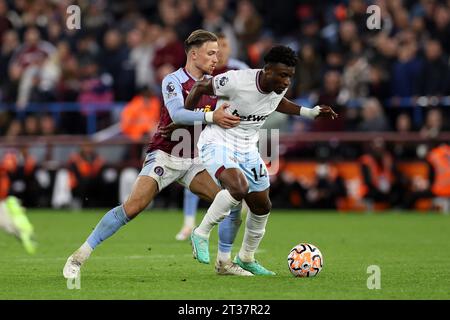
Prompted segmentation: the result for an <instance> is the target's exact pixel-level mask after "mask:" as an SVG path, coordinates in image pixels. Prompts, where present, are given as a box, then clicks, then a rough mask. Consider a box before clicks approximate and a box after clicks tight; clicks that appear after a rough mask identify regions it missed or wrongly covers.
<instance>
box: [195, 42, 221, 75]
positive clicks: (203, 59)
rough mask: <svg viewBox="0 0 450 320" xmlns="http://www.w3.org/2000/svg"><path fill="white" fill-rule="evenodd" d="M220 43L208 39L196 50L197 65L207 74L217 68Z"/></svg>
mask: <svg viewBox="0 0 450 320" xmlns="http://www.w3.org/2000/svg"><path fill="white" fill-rule="evenodd" d="M218 51H219V45H218V44H217V42H216V41H208V42H205V43H204V44H202V46H201V47H199V48H198V49H197V50H196V52H195V58H194V61H195V65H196V67H197V68H199V69H200V70H202V71H203V73H206V74H212V73H213V71H214V69H215V68H216V65H217V62H218V59H217V52H218Z"/></svg>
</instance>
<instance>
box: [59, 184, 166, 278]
mask: <svg viewBox="0 0 450 320" xmlns="http://www.w3.org/2000/svg"><path fill="white" fill-rule="evenodd" d="M157 194H158V184H157V183H156V181H155V180H154V179H153V178H151V177H148V176H139V177H138V178H137V179H136V182H135V183H134V185H133V189H132V191H131V194H130V196H129V197H128V199H127V200H126V201H125V202H124V204H123V205H120V206H118V207H115V208H113V209H111V210H110V211H108V212H107V213H106V214H105V215H104V216H103V218H102V219H101V220H100V222H99V223H98V224H97V226H96V227H95V229H94V231H93V232H92V233H91V235H90V236H89V237H88V239H87V240H86V242H84V243H83V245H82V246H81V247H80V248H79V249H78V250H76V251H75V252H74V253H73V254H72V255H71V256H70V257H69V258H68V259H67V262H66V265H65V266H64V269H63V275H64V277H65V278H67V279H73V278H77V277H78V275H79V274H80V269H81V266H82V265H83V263H84V262H85V261H86V260H87V259H88V258H89V256H90V255H91V253H92V251H93V250H94V249H95V248H96V247H97V246H98V245H99V244H100V243H101V242H103V241H104V240H106V239H107V238H109V237H110V236H112V235H113V234H114V233H116V232H117V231H118V230H119V229H120V228H121V227H122V226H124V225H125V224H127V223H128V222H129V221H130V220H131V219H133V218H134V217H136V216H137V215H138V214H139V213H141V212H142V211H143V210H144V209H145V208H146V207H147V206H148V205H149V204H150V202H151V201H152V200H153V199H154V198H155V196H156V195H157Z"/></svg>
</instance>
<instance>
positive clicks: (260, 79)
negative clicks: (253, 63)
mask: <svg viewBox="0 0 450 320" xmlns="http://www.w3.org/2000/svg"><path fill="white" fill-rule="evenodd" d="M256 81H258V86H259V88H260V89H261V91H263V92H264V93H270V90H269V89H268V88H267V85H266V83H265V82H264V69H263V70H261V72H259V73H258V77H257V78H256Z"/></svg>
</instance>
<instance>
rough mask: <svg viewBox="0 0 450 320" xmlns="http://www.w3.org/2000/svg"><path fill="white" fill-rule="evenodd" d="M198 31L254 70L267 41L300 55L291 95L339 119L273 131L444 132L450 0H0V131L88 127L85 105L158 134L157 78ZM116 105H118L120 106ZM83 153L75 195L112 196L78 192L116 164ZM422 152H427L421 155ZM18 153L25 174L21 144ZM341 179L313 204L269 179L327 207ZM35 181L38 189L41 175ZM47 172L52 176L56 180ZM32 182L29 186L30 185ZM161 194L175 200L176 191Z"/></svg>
mask: <svg viewBox="0 0 450 320" xmlns="http://www.w3.org/2000/svg"><path fill="white" fill-rule="evenodd" d="M73 4H75V5H78V6H79V7H80V9H81V19H80V21H81V28H80V29H69V28H68V27H67V25H66V22H67V19H68V18H69V16H70V15H71V14H72V12H70V13H68V12H67V8H68V7H69V6H70V5H73ZM372 4H374V5H377V6H378V7H379V8H380V11H379V12H380V13H381V24H380V25H381V29H373V30H371V29H369V28H368V27H367V19H368V18H369V17H370V16H371V14H372V13H373V11H372V12H371V13H367V11H366V10H367V7H368V6H369V5H372ZM198 28H203V29H206V30H209V31H212V32H215V33H221V34H224V35H225V37H226V39H227V43H228V45H229V57H230V58H233V59H238V60H241V61H242V62H245V63H246V64H247V65H248V66H249V67H251V68H260V67H261V66H262V65H263V57H264V54H265V53H266V52H267V51H268V50H269V49H270V48H271V47H272V46H273V45H274V44H284V45H288V46H290V47H291V48H293V49H294V50H295V51H297V52H298V55H299V57H300V59H299V62H298V65H297V68H296V74H295V76H294V79H293V81H292V86H291V88H290V90H289V92H288V93H287V97H288V98H290V99H292V100H295V101H297V102H298V103H299V104H302V105H305V106H308V107H312V106H314V105H316V104H327V105H330V106H332V107H333V108H334V109H335V110H336V111H337V112H338V113H339V115H340V116H339V118H338V120H334V121H326V120H320V121H314V122H307V121H305V120H303V119H300V118H298V117H287V116H286V117H284V116H281V115H275V117H274V118H273V119H272V118H269V120H268V124H267V127H269V128H270V127H277V128H278V127H280V128H281V130H282V131H284V132H287V133H289V134H291V135H292V136H296V135H303V134H307V133H306V132H314V131H317V132H323V131H333V132H334V131H341V132H346V131H361V132H391V131H392V132H397V133H399V134H402V135H403V134H405V135H406V134H408V133H411V132H420V134H421V136H422V137H424V138H427V139H434V138H435V137H437V136H438V135H439V133H441V132H445V131H450V97H449V96H450V64H449V63H450V60H449V55H450V41H449V39H450V0H403V1H402V0H379V1H366V0H330V1H313V0H283V1H272V0H258V1H256V0H254V1H251V0H124V1H118V0H117V1H115V0H78V1H68V0H0V41H1V42H0V136H3V137H7V138H9V139H14V138H15V137H17V136H29V137H33V136H53V135H56V134H72V135H73V134H80V135H81V134H86V132H87V131H89V130H88V129H87V127H88V122H89V115H91V114H92V113H93V112H95V114H96V118H95V126H94V127H95V130H102V129H106V128H109V127H111V126H113V125H115V124H117V123H119V122H121V123H120V128H121V132H122V133H123V134H124V135H126V136H127V137H129V138H130V141H134V142H135V143H138V141H140V139H141V138H143V137H144V138H145V137H149V136H150V135H151V134H152V133H153V132H154V131H155V130H156V128H157V124H158V118H159V111H160V109H161V108H162V98H161V88H160V85H161V81H162V79H163V78H164V76H166V75H167V74H168V73H170V72H172V71H175V70H177V69H178V68H179V67H182V66H183V65H184V63H185V59H186V57H185V52H184V47H183V41H184V40H185V39H186V37H187V36H188V35H189V34H190V33H191V32H192V31H193V30H195V29H198ZM113 105H114V106H117V105H119V106H120V108H119V109H120V110H119V111H120V112H119V113H118V112H117V109H116V108H115V107H114V108H113ZM55 110H56V111H55ZM142 118H144V119H145V123H146V125H145V126H142V127H138V126H137V125H136V124H135V123H136V122H139V121H140V120H142ZM141 123H142V121H141ZM91 124H92V123H91ZM91 133H92V132H91ZM10 141H14V140H10ZM30 143H32V141H31V140H30ZM434 146H436V145H434ZM434 146H433V147H434ZM310 147H311V148H312V149H314V150H310ZM321 147H324V148H321ZM364 147H368V145H358V146H356V147H355V146H353V147H349V146H344V147H343V148H339V150H337V149H336V150H333V148H332V147H331V144H328V143H324V144H323V145H322V144H320V143H314V144H304V143H303V144H295V143H294V145H292V144H291V145H287V146H285V148H284V150H283V151H282V153H283V156H284V157H286V158H298V157H300V156H302V155H308V156H309V157H311V156H312V157H315V156H317V155H318V158H317V159H318V160H319V161H325V159H327V158H333V160H336V159H337V157H338V156H339V155H341V156H342V155H343V157H344V158H345V156H348V157H350V158H352V159H353V160H357V159H361V158H360V157H361V156H363V155H364V153H370V152H371V150H370V148H364ZM420 147H423V145H420V144H412V145H408V144H403V143H396V144H390V145H388V146H387V149H390V152H391V155H392V156H393V157H394V158H395V159H399V158H404V159H414V158H416V157H417V154H418V151H419V148H420ZM130 148H131V149H130ZM87 149H88V150H87V151H86V150H85V148H84V147H82V148H81V151H80V153H79V154H81V155H82V157H81V158H80V157H78V156H77V155H75V154H72V155H71V156H70V154H71V153H70V152H66V153H65V154H66V155H65V156H66V158H67V159H66V160H67V162H65V164H66V165H67V168H69V169H70V172H69V177H68V181H69V184H70V187H71V188H72V190H73V192H74V194H78V193H79V194H80V199H81V201H82V202H86V201H88V202H89V201H99V202H101V201H102V200H101V199H106V200H105V201H107V199H108V196H110V194H108V192H105V195H104V196H99V195H96V196H95V197H91V198H90V199H91V200H86V197H84V196H83V194H85V193H86V192H87V191H86V190H87V189H82V191H79V190H78V191H77V190H75V189H76V188H77V187H78V188H80V187H81V186H82V187H83V188H89V190H97V191H98V190H99V188H98V180H96V182H95V183H94V184H89V186H87V184H84V182H82V179H81V177H82V174H81V173H77V168H78V171H79V172H82V171H83V170H85V172H87V171H89V174H87V176H90V175H91V171H93V172H94V174H95V176H96V177H97V176H98V177H100V176H101V173H102V172H104V169H105V168H107V167H108V165H110V164H111V163H112V162H114V160H112V159H114V157H113V156H112V155H111V153H109V154H108V156H106V157H103V158H106V161H103V160H101V161H100V160H98V161H99V162H96V161H97V160H96V159H97V157H99V156H98V155H97V154H96V153H97V152H98V151H99V150H100V149H99V148H94V149H92V148H87ZM142 149H143V148H142V145H139V144H135V145H131V147H129V148H128V149H127V150H126V151H125V152H123V153H121V155H122V156H121V157H119V158H120V159H119V160H121V161H123V160H127V159H129V157H130V150H131V152H132V151H133V150H134V155H135V156H136V158H137V159H140V156H141V151H142ZM321 150H326V151H325V152H322V153H321ZM349 150H350V151H349ZM430 150H431V146H430V148H428V149H424V150H422V152H421V154H422V158H423V159H425V157H426V155H427V152H429V151H430ZM71 151H76V150H71ZM310 151H311V152H310ZM18 154H19V156H18V157H16V158H17V159H22V160H21V163H22V167H23V168H24V169H23V170H22V171H21V172H22V174H24V173H25V172H26V171H27V170H25V168H26V167H27V166H26V165H25V164H26V163H27V162H26V160H24V159H26V158H27V154H28V151H27V150H26V148H25V149H24V150H22V151H20V152H18ZM86 154H87V155H86ZM41 158H42V157H41ZM85 158H86V159H89V161H88V162H89V163H91V165H87V164H86V163H85V160H86V159H85ZM38 160H39V159H38ZM366 160H367V159H366ZM2 161H4V160H2ZM30 161H31V160H30ZM38 162H39V161H38ZM366 162H367V161H366ZM369 162H370V161H369ZM379 162H380V164H382V162H383V161H382V159H381V158H380V161H379ZM94 164H95V165H94ZM323 164H324V165H329V164H328V163H323ZM361 165H363V163H361ZM31 167H33V168H34V167H35V168H38V167H39V165H38V164H34V165H31V164H29V165H28V167H27V168H28V169H29V170H28V171H29V172H31V171H30V170H31V169H30V168H31ZM369 167H370V165H369ZM83 168H84V169H83ZM86 168H89V170H88V169H86ZM324 168H325V167H323V166H319V167H318V169H317V175H318V177H319V178H320V176H321V175H322V176H327V177H328V176H329V172H331V171H332V170H331V169H330V168H328V167H326V170H325V169H324ZM86 170H87V171H86ZM321 170H322V171H321ZM324 170H325V171H324ZM370 170H371V169H370V168H369V171H370ZM324 172H325V173H324ZM34 174H35V173H33V177H34V176H35V175H34ZM106 176H108V175H106ZM112 176H113V174H112V173H110V174H109V177H110V178H109V180H108V179H106V180H105V179H103V180H104V181H103V185H104V184H105V181H113V180H114V179H112V178H111V177H112ZM77 177H78V178H77ZM103 177H104V176H103ZM337 178H339V177H338V176H337V175H334V178H333V179H332V180H333V184H332V185H331V186H330V185H328V184H325V186H327V187H326V188H325V189H327V190H328V193H330V190H332V191H331V194H333V197H334V198H333V199H334V200H330V201H331V202H330V201H328V202H327V201H325V202H324V201H322V200H323V199H322V200H320V199H321V198H320V197H318V195H320V194H323V192H322V193H321V192H320V190H316V191H315V193H314V191H312V192H313V193H314V194H313V195H311V190H312V189H313V188H312V187H311V185H303V186H301V185H300V184H299V183H297V185H295V183H294V184H292V182H295V181H294V180H293V179H292V178H289V177H286V176H283V175H278V176H276V177H274V178H273V179H274V181H273V185H274V187H273V189H274V190H276V188H279V189H280V188H281V189H280V190H285V188H286V186H290V187H289V188H291V187H292V188H294V189H295V188H297V189H296V192H297V195H298V196H300V197H301V198H303V199H316V200H317V199H319V200H317V201H316V202H317V203H319V204H323V203H328V204H330V203H334V205H333V206H335V203H336V201H335V200H336V199H337V198H338V197H343V196H345V194H342V192H343V191H342V190H343V189H342V187H340V186H342V183H344V182H343V181H340V180H339V179H337ZM364 178H365V177H364ZM33 179H34V181H35V185H36V186H37V185H38V184H39V185H40V186H41V187H40V189H39V190H40V191H39V192H40V193H41V194H42V195H44V194H45V192H44V191H45V190H44V191H43V188H42V185H43V183H44V182H45V178H43V176H42V175H41V178H40V180H41V181H39V179H35V178H33ZM55 179H56V178H55V176H54V175H53V176H52V177H51V180H52V181H53V182H52V184H51V185H52V186H53V183H56V182H55ZM336 179H337V180H336ZM402 179H403V178H402V177H400V178H399V181H400V180H401V181H404V179H403V180H402ZM47 180H48V178H47ZM277 180H279V181H277ZM319 180H320V179H318V180H317V181H319ZM114 181H116V182H117V180H114ZM280 181H281V182H280ZM38 182H39V183H38ZM297 182H298V181H297ZM279 183H281V184H279ZM324 183H325V182H323V183H322V185H324ZM366 183H367V184H369V182H367V181H366ZM391 183H394V180H392V181H391ZM402 183H403V186H404V185H405V183H404V182H402ZM408 183H410V181H409V182H408ZM316 184H317V186H318V185H320V183H319V182H317V183H316ZM430 184H432V181H431V182H430V183H429V184H428V188H429V187H430ZM44 185H45V183H44ZM399 185H401V184H399ZM49 188H50V187H49ZM317 188H318V187H317ZM401 188H402V187H400V189H401ZM424 188H425V187H424ZM19 189H20V188H19ZM44 189H45V188H44ZM116 189H117V188H116ZM30 190H31V191H28V192H30V194H31V195H32V194H36V190H37V189H33V188H31V189H30ZM83 190H84V191H83ZM105 190H106V189H105ZM167 190H168V191H167V192H169V194H168V198H170V195H171V194H170V193H171V192H172V198H173V190H172V189H167ZM177 190H178V189H177ZM389 190H391V188H388V192H387V193H389ZM396 190H398V188H397V189H396ZM22 191H23V188H22ZM178 191H179V192H181V189H179V190H178ZM344 192H345V190H344ZM288 194H289V193H283V192H281V193H275V194H274V201H275V202H276V201H278V202H279V205H280V206H282V205H283V204H289V206H299V205H300V204H299V203H300V202H298V201H297V200H295V197H294V198H292V197H291V198H289V199H286V198H283V196H284V195H288ZM391 195H394V193H392V192H391ZM277 196H278V197H281V198H280V199H277ZM402 197H403V196H397V200H393V202H395V203H394V204H393V205H399V203H398V202H399V200H398V199H402ZM50 198H51V196H47V198H46V199H44V200H37V199H36V198H33V197H32V196H30V199H31V200H27V201H28V202H29V203H26V204H27V205H48V204H49V203H50V202H51V199H50ZM161 198H162V199H164V195H163V196H162V197H161ZM27 201H26V202H27ZM30 201H31V202H30ZM33 201H35V202H36V201H38V202H39V201H41V202H42V203H33ZM296 203H297V204H296ZM302 203H303V204H305V203H307V201H306V202H305V201H303V202H302ZM82 205H86V203H84V204H82ZM87 205H89V204H87ZM91 205H92V203H91ZM101 205H106V206H110V204H109V203H105V202H103V203H101ZM311 207H314V204H311Z"/></svg>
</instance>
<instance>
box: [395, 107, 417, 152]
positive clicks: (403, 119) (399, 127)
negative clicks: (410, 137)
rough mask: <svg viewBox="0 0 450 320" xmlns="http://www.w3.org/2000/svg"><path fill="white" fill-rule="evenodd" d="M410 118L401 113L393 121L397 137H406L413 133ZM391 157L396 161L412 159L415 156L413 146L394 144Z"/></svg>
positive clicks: (400, 143)
mask: <svg viewBox="0 0 450 320" xmlns="http://www.w3.org/2000/svg"><path fill="white" fill-rule="evenodd" d="M413 129H414V128H413V126H412V121H411V117H410V115H409V114H408V113H401V114H399V115H398V116H397V118H396V121H395V131H396V132H397V133H398V134H399V135H406V134H408V133H411V132H412V131H413ZM393 155H394V156H395V158H396V159H414V157H415V156H416V151H415V144H412V143H408V142H400V141H399V142H395V143H394V146H393Z"/></svg>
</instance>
